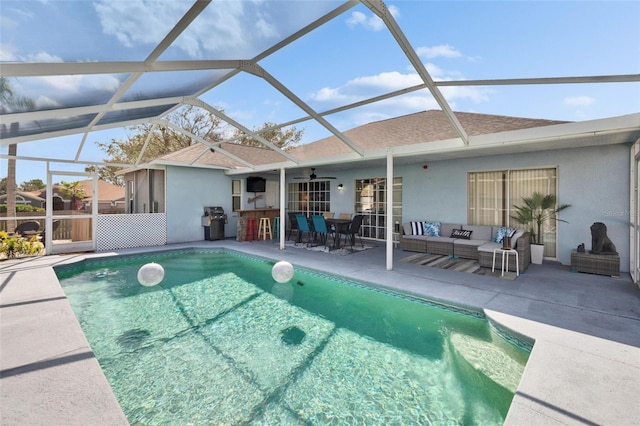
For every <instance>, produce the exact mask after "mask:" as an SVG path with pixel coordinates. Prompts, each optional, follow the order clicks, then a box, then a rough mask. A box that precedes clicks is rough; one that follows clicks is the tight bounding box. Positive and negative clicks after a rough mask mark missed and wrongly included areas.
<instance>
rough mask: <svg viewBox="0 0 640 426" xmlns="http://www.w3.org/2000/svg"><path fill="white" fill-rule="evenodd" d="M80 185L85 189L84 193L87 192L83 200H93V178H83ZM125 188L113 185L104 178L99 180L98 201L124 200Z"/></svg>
mask: <svg viewBox="0 0 640 426" xmlns="http://www.w3.org/2000/svg"><path fill="white" fill-rule="evenodd" d="M79 186H80V187H81V188H82V189H84V193H85V194H87V196H86V197H84V198H83V199H82V200H83V201H92V198H91V192H92V189H93V180H81V181H80V182H79ZM124 195H125V194H124V188H123V187H121V186H118V185H113V184H111V183H109V182H106V181H104V180H98V202H101V201H104V202H106V201H110V202H114V201H123V200H124Z"/></svg>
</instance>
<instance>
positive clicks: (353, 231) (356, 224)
mask: <svg viewBox="0 0 640 426" xmlns="http://www.w3.org/2000/svg"><path fill="white" fill-rule="evenodd" d="M363 219H364V216H363V215H361V214H358V215H355V216H354V217H353V221H352V222H351V225H349V229H348V230H346V231H344V233H343V235H344V239H345V241H344V242H345V244H346V243H347V237H349V241H350V243H351V244H350V245H351V248H352V249H353V245H354V244H355V242H356V236H357V237H358V238H359V239H360V245H361V246H362V247H364V243H363V242H362V238H361V237H360V227H361V226H362V220H363Z"/></svg>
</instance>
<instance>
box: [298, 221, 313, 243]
mask: <svg viewBox="0 0 640 426" xmlns="http://www.w3.org/2000/svg"><path fill="white" fill-rule="evenodd" d="M296 223H297V224H298V239H297V240H296V243H301V242H302V235H303V234H304V233H305V232H306V233H307V245H308V244H310V243H311V228H310V227H309V222H308V221H307V217H306V216H305V215H303V214H296Z"/></svg>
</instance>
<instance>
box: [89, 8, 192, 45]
mask: <svg viewBox="0 0 640 426" xmlns="http://www.w3.org/2000/svg"><path fill="white" fill-rule="evenodd" d="M94 8H95V10H96V13H97V14H98V18H99V20H100V24H101V25H102V31H103V32H104V33H105V34H108V35H113V36H115V37H116V38H117V39H118V41H120V43H122V45H124V46H126V47H132V46H134V45H137V44H149V45H156V44H157V43H158V42H160V41H161V40H162V39H163V38H164V36H165V35H166V34H167V33H168V32H169V31H170V30H171V28H173V26H174V25H175V24H176V22H177V19H178V18H180V17H181V16H182V15H183V14H184V13H185V10H184V3H181V2H162V3H157V2H152V1H148V0H128V1H97V2H95V3H94Z"/></svg>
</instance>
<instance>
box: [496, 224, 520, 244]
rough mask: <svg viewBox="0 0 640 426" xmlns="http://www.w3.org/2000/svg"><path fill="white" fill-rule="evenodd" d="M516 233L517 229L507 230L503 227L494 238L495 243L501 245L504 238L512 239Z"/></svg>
mask: <svg viewBox="0 0 640 426" xmlns="http://www.w3.org/2000/svg"><path fill="white" fill-rule="evenodd" d="M516 231H517V229H516V228H507V227H505V226H501V227H500V228H498V230H497V231H496V235H495V237H494V238H493V241H494V242H496V243H501V242H502V240H504V237H511V236H512V235H513V234H515V233H516Z"/></svg>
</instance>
